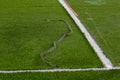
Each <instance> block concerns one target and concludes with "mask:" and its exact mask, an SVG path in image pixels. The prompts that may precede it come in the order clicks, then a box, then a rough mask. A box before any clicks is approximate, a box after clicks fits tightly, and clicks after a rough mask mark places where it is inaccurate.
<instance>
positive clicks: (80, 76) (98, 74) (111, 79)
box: [0, 70, 120, 80]
mask: <svg viewBox="0 0 120 80" xmlns="http://www.w3.org/2000/svg"><path fill="white" fill-rule="evenodd" d="M119 77H120V71H119V70H118V71H115V70H113V71H88V72H60V73H18V74H0V80H63V79H64V80H119Z"/></svg>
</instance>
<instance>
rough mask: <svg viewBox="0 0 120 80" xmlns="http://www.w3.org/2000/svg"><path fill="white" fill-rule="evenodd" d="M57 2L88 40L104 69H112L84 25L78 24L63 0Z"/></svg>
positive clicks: (78, 21) (77, 20) (109, 62)
mask: <svg viewBox="0 0 120 80" xmlns="http://www.w3.org/2000/svg"><path fill="white" fill-rule="evenodd" d="M59 2H60V3H61V4H62V6H63V7H64V8H65V9H66V11H67V12H68V13H69V15H70V16H71V17H72V19H73V20H74V22H75V23H76V24H77V26H78V27H79V29H80V30H81V31H82V33H83V34H84V35H85V37H86V39H87V40H88V42H89V44H90V45H91V46H92V48H93V49H94V51H95V52H96V54H97V56H98V57H99V58H100V60H101V62H102V63H103V65H104V66H105V67H106V68H108V69H112V68H113V65H112V63H111V61H110V60H109V59H108V58H107V57H106V56H105V55H104V53H103V51H102V50H101V48H100V47H99V46H98V45H97V43H96V41H95V40H94V39H93V37H92V36H91V35H90V33H89V32H88V31H87V29H86V28H85V27H84V25H83V24H82V23H81V22H80V20H79V19H78V18H77V17H76V16H75V15H74V13H73V12H72V11H71V9H70V8H69V7H68V6H67V4H66V2H65V1H64V0H59Z"/></svg>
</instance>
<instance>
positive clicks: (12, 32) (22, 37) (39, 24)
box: [0, 0, 102, 70]
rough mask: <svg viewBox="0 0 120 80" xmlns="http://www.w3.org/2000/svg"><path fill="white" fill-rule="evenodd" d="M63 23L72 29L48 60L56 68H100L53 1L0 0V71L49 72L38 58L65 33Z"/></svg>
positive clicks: (92, 54)
mask: <svg viewBox="0 0 120 80" xmlns="http://www.w3.org/2000/svg"><path fill="white" fill-rule="evenodd" d="M48 18H49V19H64V20H66V21H67V22H68V23H69V24H70V26H71V27H72V29H73V34H72V35H70V36H69V37H67V38H66V39H65V40H64V41H63V42H62V43H61V44H60V46H59V48H58V49H57V50H56V51H55V52H54V53H53V54H51V55H50V56H49V59H50V60H51V61H52V62H53V63H54V64H56V65H58V66H59V68H80V67H84V68H86V67H102V64H101V62H100V61H99V59H98V57H97V56H96V54H95V52H94V51H93V50H92V48H91V47H90V45H89V44H88V42H87V41H86V39H85V38H84V36H83V35H82V33H81V32H80V31H79V29H78V28H77V26H76V25H75V24H74V22H73V21H72V19H71V18H70V17H69V16H68V14H67V12H66V11H65V10H64V8H62V6H61V5H60V4H59V2H58V1H57V0H51V1H49V0H0V69H1V70H11V69H46V68H51V67H49V66H48V65H46V64H45V63H44V62H43V61H42V60H41V58H40V53H42V52H43V51H45V50H47V49H49V48H50V47H51V46H52V44H53V41H55V40H57V39H58V38H59V37H60V36H61V35H62V34H63V33H65V32H66V30H67V29H66V26H65V25H64V24H63V23H60V22H47V21H45V19H48Z"/></svg>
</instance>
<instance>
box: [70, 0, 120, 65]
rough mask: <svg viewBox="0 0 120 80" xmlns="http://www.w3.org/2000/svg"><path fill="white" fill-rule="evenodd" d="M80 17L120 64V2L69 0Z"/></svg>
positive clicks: (113, 59)
mask: <svg viewBox="0 0 120 80" xmlns="http://www.w3.org/2000/svg"><path fill="white" fill-rule="evenodd" d="M68 2H69V3H70V4H71V6H72V7H73V9H74V10H75V11H76V12H77V13H78V15H79V16H78V17H79V18H80V20H81V21H82V23H83V24H84V25H85V27H86V28H87V29H88V31H89V32H90V33H91V34H92V36H93V37H94V38H95V40H96V41H97V43H98V44H99V45H100V47H101V48H102V49H103V51H104V53H105V55H107V57H108V58H110V60H111V61H112V63H113V64H114V65H115V66H119V65H120V45H119V44H120V10H119V9H120V2H119V1H118V0H68Z"/></svg>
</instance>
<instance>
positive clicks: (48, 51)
mask: <svg viewBox="0 0 120 80" xmlns="http://www.w3.org/2000/svg"><path fill="white" fill-rule="evenodd" d="M46 21H59V22H63V23H64V24H65V25H66V27H67V29H68V32H66V33H64V34H63V35H62V36H61V37H60V38H59V39H58V40H57V41H54V43H53V46H51V47H50V48H49V49H48V50H46V51H44V52H43V53H41V54H40V57H41V59H42V60H43V61H44V62H45V63H46V64H47V65H49V66H50V67H52V68H58V67H59V66H57V65H55V64H53V63H52V62H51V61H50V60H48V58H47V56H48V55H49V54H51V53H53V52H54V51H55V50H56V49H57V47H58V45H59V44H60V43H61V42H62V41H63V40H64V39H65V38H66V37H67V36H69V35H70V34H72V32H73V31H72V29H71V27H70V25H69V24H68V23H67V22H66V21H65V20H62V19H60V20H52V19H46Z"/></svg>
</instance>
